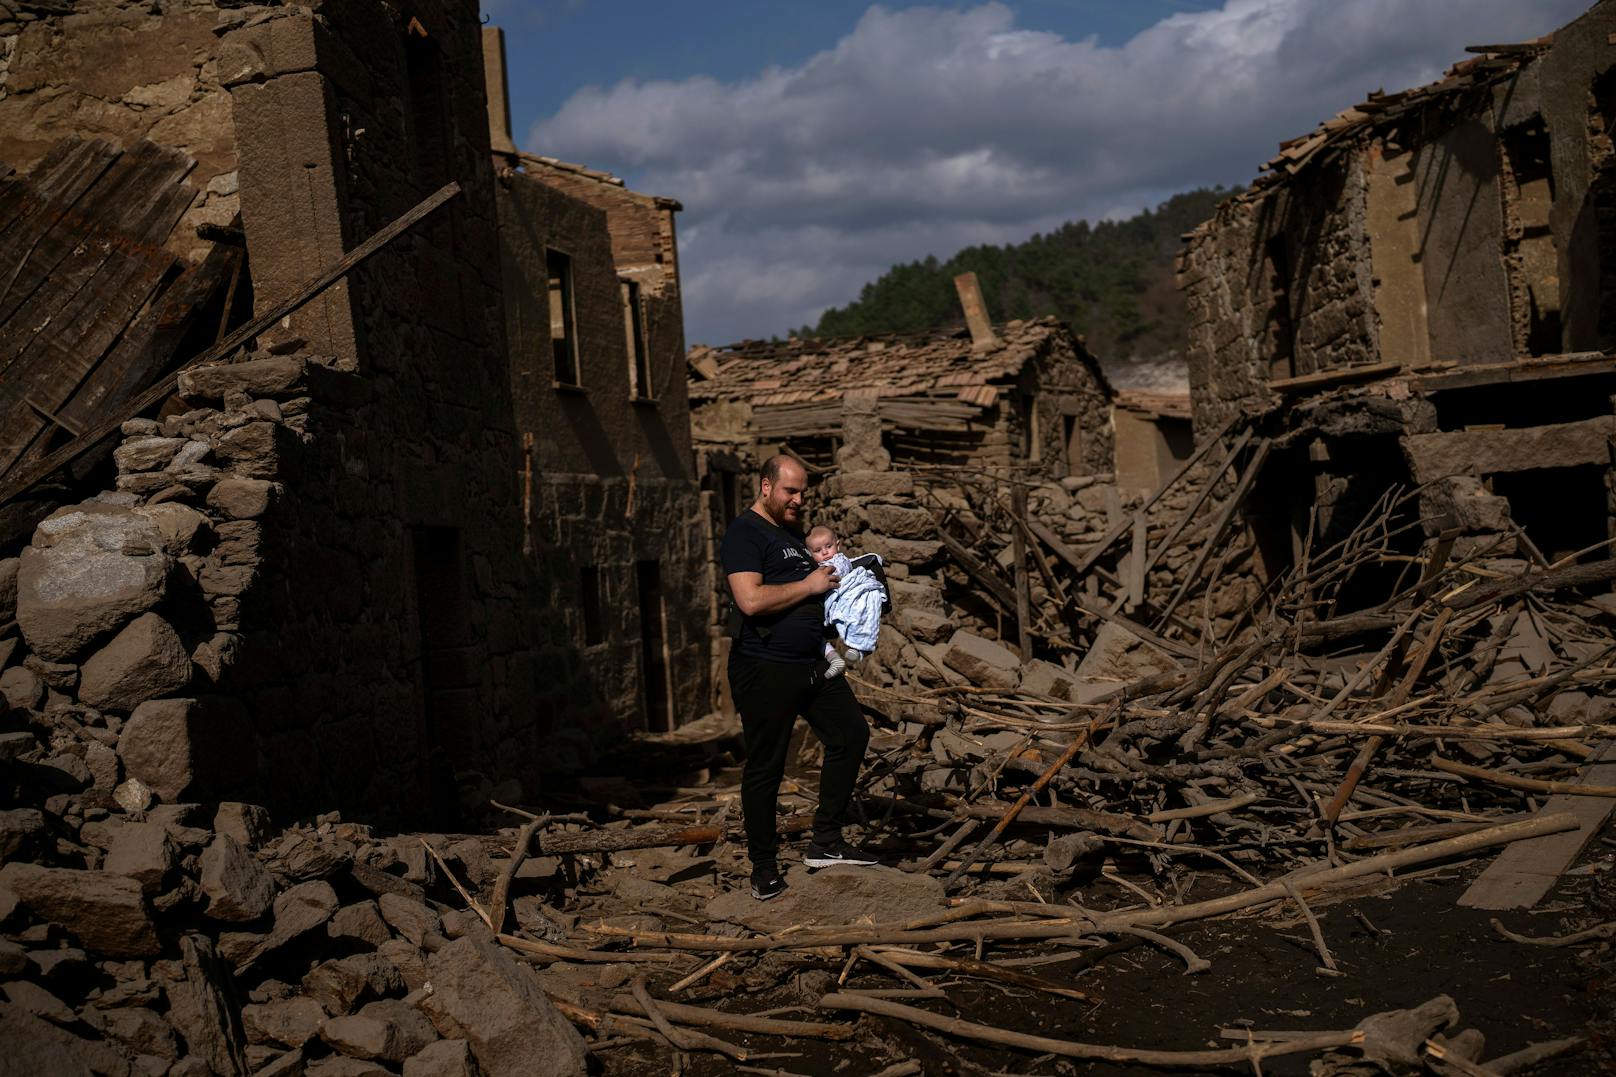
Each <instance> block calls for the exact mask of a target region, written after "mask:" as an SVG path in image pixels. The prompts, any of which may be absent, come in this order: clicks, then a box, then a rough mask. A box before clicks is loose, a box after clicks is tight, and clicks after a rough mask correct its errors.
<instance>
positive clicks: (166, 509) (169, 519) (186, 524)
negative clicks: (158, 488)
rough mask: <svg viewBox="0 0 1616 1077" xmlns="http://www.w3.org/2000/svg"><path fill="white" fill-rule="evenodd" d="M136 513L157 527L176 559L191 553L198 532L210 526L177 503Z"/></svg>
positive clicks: (144, 509) (198, 515) (192, 510)
mask: <svg viewBox="0 0 1616 1077" xmlns="http://www.w3.org/2000/svg"><path fill="white" fill-rule="evenodd" d="M192 444H195V443H194V442H192ZM135 511H136V512H138V513H140V514H141V515H142V516H145V517H146V518H147V519H148V520H150V521H151V522H152V523H153V524H154V525H155V526H156V528H157V533H158V534H160V535H162V536H163V549H165V550H167V551H168V552H169V553H170V554H172V555H173V556H175V557H178V556H180V555H181V554H183V553H187V552H188V551H190V549H191V547H192V546H193V545H195V544H196V536H197V534H198V532H206V531H207V530H208V529H209V526H210V525H209V524H208V518H207V517H206V516H204V515H202V514H201V513H200V512H197V511H196V510H195V509H193V508H191V507H190V506H189V505H181V504H180V503H179V502H177V501H165V502H162V503H161V504H157V505H143V506H141V507H140V508H137V509H136V510H135Z"/></svg>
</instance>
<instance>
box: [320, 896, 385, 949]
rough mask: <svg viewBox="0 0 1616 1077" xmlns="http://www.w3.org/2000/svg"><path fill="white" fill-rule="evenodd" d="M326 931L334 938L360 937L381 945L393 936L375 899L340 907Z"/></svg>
mask: <svg viewBox="0 0 1616 1077" xmlns="http://www.w3.org/2000/svg"><path fill="white" fill-rule="evenodd" d="M326 933H327V934H328V935H330V936H331V937H332V938H334V939H358V940H359V941H360V942H363V943H366V944H367V945H370V946H380V945H381V944H382V943H384V942H386V941H387V940H388V939H390V938H392V937H393V933H392V932H391V931H389V930H388V928H387V923H386V921H384V920H383V919H382V915H381V913H380V912H378V911H377V909H376V903H375V902H374V901H361V902H360V903H359V904H357V905H348V906H345V907H343V908H341V909H338V910H337V912H336V915H334V916H332V917H331V921H330V922H329V923H328V924H326Z"/></svg>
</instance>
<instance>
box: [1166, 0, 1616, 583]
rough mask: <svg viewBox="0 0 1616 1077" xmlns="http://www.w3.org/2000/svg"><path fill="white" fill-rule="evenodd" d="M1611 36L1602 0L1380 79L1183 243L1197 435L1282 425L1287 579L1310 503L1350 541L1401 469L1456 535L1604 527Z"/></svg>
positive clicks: (1273, 488)
mask: <svg viewBox="0 0 1616 1077" xmlns="http://www.w3.org/2000/svg"><path fill="white" fill-rule="evenodd" d="M1613 33H1616V5H1612V4H1610V3H1606V2H1601V3H1598V4H1596V5H1594V6H1593V7H1592V8H1591V9H1590V10H1589V11H1588V12H1587V13H1586V14H1584V15H1583V16H1582V17H1580V18H1578V19H1577V20H1575V21H1574V22H1572V23H1570V24H1569V25H1567V26H1565V27H1563V28H1562V29H1560V30H1558V31H1556V32H1555V33H1554V34H1552V35H1550V36H1549V37H1545V38H1542V39H1540V40H1537V41H1530V42H1524V43H1521V44H1516V45H1489V46H1478V47H1474V48H1472V49H1471V50H1470V51H1472V52H1475V53H1478V54H1479V55H1477V56H1475V57H1474V58H1472V59H1468V60H1465V61H1463V62H1461V63H1458V64H1456V65H1455V66H1454V67H1453V68H1452V69H1451V70H1450V71H1449V72H1448V73H1447V75H1446V77H1444V78H1443V79H1442V80H1441V81H1439V82H1436V83H1433V84H1431V85H1429V86H1423V87H1419V88H1417V89H1413V90H1409V91H1406V92H1403V93H1393V94H1375V95H1372V96H1371V97H1370V98H1369V99H1368V100H1367V101H1364V102H1363V103H1361V104H1359V105H1357V106H1355V107H1353V108H1349V109H1346V110H1344V111H1342V112H1341V113H1339V114H1338V115H1336V116H1335V117H1333V118H1332V119H1330V120H1328V121H1326V122H1325V123H1323V124H1322V125H1320V127H1319V128H1318V129H1317V130H1315V131H1314V132H1312V133H1310V134H1308V135H1305V136H1303V137H1301V138H1297V139H1293V140H1291V141H1289V142H1287V143H1284V144H1283V145H1282V147H1281V151H1280V154H1279V156H1277V157H1276V158H1274V160H1273V161H1271V162H1269V165H1268V166H1267V171H1266V172H1265V173H1264V174H1263V175H1261V176H1259V177H1258V179H1257V180H1256V181H1254V182H1253V184H1252V185H1251V186H1250V187H1249V188H1248V189H1246V190H1245V191H1243V192H1241V193H1240V194H1238V195H1237V196H1235V197H1234V198H1231V199H1230V200H1229V201H1227V202H1226V203H1224V204H1223V205H1222V206H1221V207H1220V208H1219V210H1218V212H1217V214H1216V216H1214V217H1213V219H1212V220H1210V221H1208V222H1206V223H1205V224H1204V225H1202V226H1201V227H1200V228H1198V229H1196V230H1195V231H1194V232H1193V233H1191V234H1190V236H1189V237H1187V242H1186V246H1185V248H1184V251H1183V253H1182V255H1181V260H1180V284H1181V286H1182V287H1183V289H1184V290H1185V293H1186V297H1187V302H1188V310H1189V315H1190V322H1191V326H1190V332H1189V341H1188V352H1189V357H1190V377H1191V390H1192V396H1193V400H1194V421H1195V426H1196V431H1197V434H1198V435H1201V436H1205V435H1206V434H1207V433H1209V432H1210V431H1212V430H1215V429H1218V428H1220V427H1222V425H1223V424H1224V423H1225V422H1227V421H1228V420H1229V419H1231V418H1232V417H1234V416H1236V415H1240V414H1245V415H1249V416H1259V417H1261V422H1262V423H1263V424H1264V431H1265V433H1267V434H1269V435H1271V436H1272V437H1273V438H1274V439H1275V440H1274V442H1273V447H1274V451H1273V453H1272V454H1271V455H1270V456H1269V458H1268V463H1267V465H1266V468H1265V470H1264V472H1263V474H1262V476H1261V477H1260V478H1259V480H1258V481H1257V483H1256V484H1255V486H1254V488H1253V492H1252V499H1251V502H1250V505H1249V506H1248V513H1249V515H1250V517H1251V519H1252V520H1253V522H1254V524H1255V526H1256V527H1257V529H1258V530H1259V532H1261V534H1259V536H1258V537H1259V541H1260V544H1261V545H1262V547H1263V548H1264V550H1265V551H1266V555H1265V558H1264V560H1265V562H1266V563H1267V565H1268V568H1269V569H1270V570H1278V569H1282V568H1283V567H1285V565H1287V564H1289V563H1290V562H1291V561H1292V560H1293V559H1294V557H1295V554H1296V550H1297V548H1298V547H1299V544H1300V543H1301V541H1302V536H1303V532H1304V531H1305V530H1306V528H1307V527H1308V526H1309V524H1308V519H1309V514H1310V512H1311V513H1314V514H1315V515H1316V526H1317V528H1318V530H1319V533H1320V534H1321V535H1323V536H1325V537H1330V536H1332V535H1334V536H1339V535H1340V534H1341V533H1342V530H1343V528H1345V527H1348V526H1351V524H1352V523H1354V522H1356V520H1357V519H1359V518H1361V516H1362V515H1363V510H1364V509H1366V508H1367V507H1368V506H1369V505H1370V504H1372V503H1373V502H1375V501H1376V500H1377V499H1379V498H1380V497H1381V496H1383V495H1384V494H1385V493H1386V491H1387V490H1388V489H1389V488H1391V487H1393V486H1396V485H1399V484H1401V485H1407V486H1413V485H1416V484H1418V485H1420V486H1421V488H1422V489H1423V490H1424V496H1423V498H1422V500H1421V504H1420V505H1419V507H1418V510H1417V511H1418V513H1419V515H1420V517H1421V518H1422V519H1423V521H1424V524H1425V527H1424V530H1425V532H1426V533H1427V534H1428V535H1432V536H1434V535H1436V534H1438V533H1441V532H1447V533H1449V534H1450V536H1457V541H1458V542H1459V544H1460V545H1461V546H1465V545H1469V546H1472V547H1473V546H1475V545H1476V544H1477V543H1485V544H1487V545H1488V546H1489V547H1490V548H1492V549H1494V550H1495V551H1497V552H1500V553H1507V552H1511V551H1514V550H1516V548H1517V545H1518V544H1519V545H1520V549H1521V552H1522V553H1523V554H1526V553H1533V552H1534V550H1533V547H1535V553H1537V554H1540V555H1542V556H1544V557H1546V558H1549V559H1553V558H1556V557H1559V556H1562V555H1565V554H1568V553H1572V552H1575V551H1578V550H1583V549H1585V548H1587V547H1589V546H1591V545H1593V544H1596V543H1599V542H1601V541H1603V540H1605V539H1606V538H1608V537H1610V535H1611V530H1610V517H1611V512H1610V507H1609V495H1608V492H1607V491H1608V490H1609V488H1610V466H1611V465H1610V454H1609V447H1608V446H1609V437H1610V435H1611V434H1612V433H1616V420H1613V409H1612V405H1611V399H1612V393H1613V391H1616V361H1612V360H1610V359H1608V358H1606V354H1605V353H1608V352H1609V351H1610V350H1611V349H1612V348H1613V347H1616V320H1613V315H1612V313H1611V312H1612V310H1616V306H1613V305H1612V302H1611V296H1612V292H1613V284H1612V282H1613V281H1616V239H1613V236H1616V230H1613V229H1612V227H1611V222H1612V221H1616V216H1613V215H1612V214H1613V212H1616V211H1613V209H1612V207H1613V206H1616V194H1613V192H1616V148H1613V143H1612V136H1613V135H1616V55H1613V53H1612V51H1611V49H1610V46H1609V41H1610V40H1611V39H1612V34H1613ZM1298 488H1300V489H1311V490H1312V497H1311V499H1310V500H1307V499H1301V500H1299V499H1297V498H1296V497H1295V496H1294V491H1295V490H1296V489H1298ZM1413 511H1415V510H1414V509H1412V508H1411V509H1410V512H1413ZM1515 526H1519V527H1520V528H1522V529H1524V534H1525V536H1526V539H1525V540H1521V539H1520V538H1519V536H1517V534H1516V533H1515V531H1514V527H1515ZM1412 536H1413V537H1412V540H1411V543H1412V545H1411V551H1412V548H1413V547H1417V546H1418V545H1419V538H1420V529H1419V528H1417V527H1416V528H1414V529H1413V531H1412ZM1372 600H1374V595H1373V593H1366V594H1365V595H1363V596H1360V601H1372Z"/></svg>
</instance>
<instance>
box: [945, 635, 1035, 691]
mask: <svg viewBox="0 0 1616 1077" xmlns="http://www.w3.org/2000/svg"><path fill="white" fill-rule="evenodd" d="M943 662H944V664H945V665H947V666H948V668H949V669H952V670H953V671H954V672H956V673H958V674H960V675H961V676H963V677H965V678H966V679H967V680H969V681H970V682H971V683H972V684H974V685H977V686H978V687H980V688H993V689H996V690H998V691H1003V692H1008V691H1012V690H1014V689H1015V687H1016V686H1017V685H1018V684H1019V683H1020V682H1021V658H1020V657H1019V656H1018V655H1017V654H1016V653H1015V652H1014V651H1012V650H1011V649H1010V648H1008V647H1006V646H1004V644H1002V643H994V642H993V641H991V640H985V639H983V638H982V637H981V636H978V635H976V634H974V633H972V632H967V631H965V630H964V629H963V628H962V629H960V630H959V631H957V632H955V633H954V635H953V636H952V637H950V639H949V641H948V649H947V650H946V651H944V652H943Z"/></svg>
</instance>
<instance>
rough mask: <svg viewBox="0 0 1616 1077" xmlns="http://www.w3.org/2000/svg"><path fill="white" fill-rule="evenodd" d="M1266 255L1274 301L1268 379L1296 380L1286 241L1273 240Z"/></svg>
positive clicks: (1270, 315)
mask: <svg viewBox="0 0 1616 1077" xmlns="http://www.w3.org/2000/svg"><path fill="white" fill-rule="evenodd" d="M1263 255H1264V262H1265V264H1266V265H1267V267H1268V288H1269V293H1270V295H1272V297H1273V300H1272V305H1271V306H1270V307H1269V308H1268V348H1269V352H1268V376H1269V377H1271V378H1290V377H1295V376H1296V373H1297V369H1296V327H1295V324H1294V323H1293V321H1292V318H1291V261H1290V255H1289V252H1287V251H1286V249H1285V237H1284V236H1282V235H1279V236H1270V237H1269V238H1268V242H1266V243H1264V244H1263Z"/></svg>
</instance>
